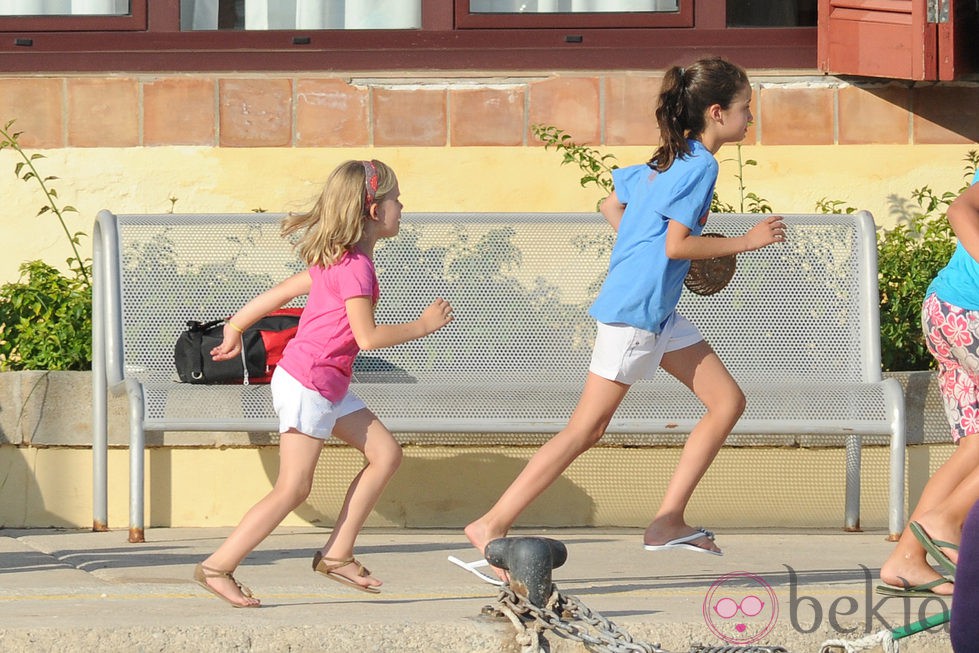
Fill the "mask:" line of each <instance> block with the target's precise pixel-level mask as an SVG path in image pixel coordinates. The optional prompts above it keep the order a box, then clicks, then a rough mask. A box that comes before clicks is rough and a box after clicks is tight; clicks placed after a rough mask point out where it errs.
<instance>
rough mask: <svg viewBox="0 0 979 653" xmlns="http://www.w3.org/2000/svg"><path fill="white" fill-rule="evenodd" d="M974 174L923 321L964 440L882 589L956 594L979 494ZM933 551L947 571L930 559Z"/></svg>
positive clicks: (937, 479) (928, 493)
mask: <svg viewBox="0 0 979 653" xmlns="http://www.w3.org/2000/svg"><path fill="white" fill-rule="evenodd" d="M972 181H973V184H972V186H971V187H969V188H967V189H966V190H965V191H964V192H963V193H962V194H961V195H959V197H958V198H957V199H956V200H955V201H954V202H952V204H951V205H950V206H949V207H948V212H947V213H946V216H947V218H948V222H949V224H950V225H951V226H952V230H953V231H954V232H955V236H956V237H957V238H958V241H959V242H958V244H957V246H956V248H955V252H954V253H953V254H952V258H951V259H949V262H948V264H947V265H946V266H945V267H944V268H942V269H941V270H940V271H939V272H938V274H937V275H936V276H935V279H934V280H933V281H932V282H931V285H930V286H928V290H927V291H926V292H925V301H924V303H923V305H922V307H921V326H922V329H923V330H924V332H925V340H926V341H927V343H928V349H929V351H931V353H932V355H933V356H934V357H935V360H936V361H938V384H939V388H940V390H941V393H942V400H943V403H944V404H945V416H946V417H947V418H948V423H949V426H950V427H951V435H952V441H953V442H955V443H956V445H958V446H956V448H955V451H954V452H953V453H952V455H951V457H949V459H948V460H947V461H946V462H945V464H944V465H942V466H941V467H939V468H938V471H936V472H935V474H934V475H933V476H932V477H931V478H930V479H929V480H928V483H927V484H926V485H925V489H924V490H923V491H922V492H921V498H920V499H919V500H918V505H917V506H915V509H914V512H912V513H911V517H910V519H909V521H908V527H907V528H905V529H904V532H903V533H902V534H901V539H900V540H898V543H897V546H896V547H894V551H893V552H892V553H891V555H890V556H889V557H888V558H887V560H886V561H885V562H884V564H883V565H882V566H881V568H880V579H881V580H882V581H884V583H886V585H881V586H880V587H878V588H877V591H878V592H879V593H881V594H887V595H899V596H908V595H929V594H951V593H952V591H953V586H952V582H953V581H952V578H953V577H954V576H955V566H956V563H957V561H958V557H959V556H958V551H957V549H958V544H959V542H960V541H961V539H962V524H963V522H964V521H965V517H966V514H967V513H968V512H969V509H970V508H972V506H973V504H975V503H976V501H977V500H979V435H976V434H977V433H979V262H977V261H979V173H977V174H976V177H975V179H973V180H972ZM926 554H931V556H932V558H934V559H935V561H936V562H937V563H939V566H940V567H941V568H942V571H943V572H944V573H945V574H947V575H948V577H946V576H943V575H942V574H939V573H938V572H937V571H935V570H934V569H933V568H932V567H931V565H929V564H928V560H927V558H926ZM955 602H956V603H958V593H957V592H956V599H955ZM953 617H954V614H953Z"/></svg>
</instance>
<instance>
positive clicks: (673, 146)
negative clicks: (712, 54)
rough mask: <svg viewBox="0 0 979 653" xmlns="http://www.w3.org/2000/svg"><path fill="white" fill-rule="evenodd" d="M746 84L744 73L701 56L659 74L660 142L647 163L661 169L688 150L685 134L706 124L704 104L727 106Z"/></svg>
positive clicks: (690, 135)
mask: <svg viewBox="0 0 979 653" xmlns="http://www.w3.org/2000/svg"><path fill="white" fill-rule="evenodd" d="M747 86H748V75H747V74H746V73H745V72H744V70H743V69H742V68H741V67H740V66H737V65H735V64H733V63H730V62H728V61H724V60H723V59H720V58H711V59H701V60H699V61H696V62H694V63H693V64H691V65H690V66H688V67H687V68H681V67H680V66H673V67H672V68H670V69H669V70H667V71H666V75H665V76H664V77H663V86H662V87H661V89H660V94H659V103H658V105H657V106H656V123H657V124H658V125H659V133H660V146H659V147H658V148H657V149H656V151H655V152H653V156H652V158H651V159H650V160H649V165H650V166H651V167H652V168H654V169H656V170H658V171H660V172H663V171H665V170H667V169H669V167H670V166H671V165H673V162H674V161H675V160H676V159H677V157H683V156H685V155H687V154H690V145H689V144H688V143H687V139H688V138H697V137H699V136H700V135H701V134H703V133H704V129H706V127H707V122H706V113H707V109H708V107H710V106H712V105H714V104H719V105H720V106H721V107H722V108H724V109H727V108H728V107H729V106H730V105H731V101H732V100H733V99H734V96H735V95H737V94H738V92H739V91H741V90H742V89H744V88H746V87H747Z"/></svg>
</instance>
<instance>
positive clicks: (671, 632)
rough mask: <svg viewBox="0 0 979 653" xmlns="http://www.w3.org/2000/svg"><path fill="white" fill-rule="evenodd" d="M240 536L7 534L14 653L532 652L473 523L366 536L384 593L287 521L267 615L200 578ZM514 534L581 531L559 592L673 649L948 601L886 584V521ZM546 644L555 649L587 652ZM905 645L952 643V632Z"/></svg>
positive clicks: (814, 630) (887, 620)
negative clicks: (475, 565) (202, 566)
mask: <svg viewBox="0 0 979 653" xmlns="http://www.w3.org/2000/svg"><path fill="white" fill-rule="evenodd" d="M227 532H228V529H149V530H147V532H146V539H147V541H146V542H145V543H143V544H129V543H128V542H127V541H126V533H125V532H123V531H115V532H109V533H91V532H85V531H61V530H2V529H0V651H18V652H20V651H31V652H32V653H33V652H35V651H59V652H61V651H161V652H168V653H169V652H171V651H172V652H177V651H180V652H187V651H202V652H211V651H328V652H334V651H336V652H343V651H357V652H360V651H383V652H389V651H390V652H401V651H424V652H429V651H433V652H443V651H451V652H460V653H470V652H471V653H480V652H484V651H486V652H489V651H493V652H501V651H519V645H518V644H517V643H516V641H515V634H516V631H515V629H514V627H513V626H512V625H511V623H510V622H509V621H507V620H505V619H502V618H499V617H494V616H491V615H482V614H481V611H482V608H483V607H484V606H487V605H491V604H495V603H496V600H497V591H496V589H495V588H493V587H492V586H490V585H488V584H486V583H484V582H482V581H480V580H479V579H477V578H476V577H475V576H472V575H470V574H469V573H467V572H466V571H464V570H462V569H460V568H459V567H456V566H455V565H453V564H451V563H450V562H449V561H448V559H447V557H448V556H450V555H454V556H457V557H459V558H463V559H465V560H472V559H474V557H475V556H474V555H473V552H472V551H471V550H470V549H469V547H468V545H467V544H466V542H465V540H464V538H463V536H462V534H461V532H459V531H430V530H424V531H420V530H370V531H366V532H365V533H364V534H363V535H362V537H361V539H360V542H359V547H358V550H357V555H358V557H359V558H360V559H361V560H362V561H363V562H364V563H365V564H367V565H368V566H369V567H370V568H371V569H372V571H373V572H374V574H375V575H376V576H377V577H379V578H381V579H383V580H385V581H386V584H385V586H384V588H383V593H382V594H380V595H378V596H370V595H367V594H363V593H360V592H357V591H355V590H351V589H348V588H346V587H344V586H342V585H339V584H337V583H332V582H330V581H329V580H327V579H325V578H323V577H322V576H319V575H317V574H314V573H313V572H312V571H311V570H310V559H311V557H312V553H313V551H314V550H316V549H317V548H318V547H319V546H320V545H321V544H322V542H323V541H324V540H325V538H326V531H324V530H323V529H315V528H308V529H282V530H280V531H277V532H276V533H274V534H273V535H272V536H271V537H270V538H269V539H268V540H266V542H265V543H264V544H263V545H262V547H261V548H260V549H259V550H258V551H256V552H255V553H253V554H252V556H251V557H249V558H248V559H247V560H246V561H245V564H243V565H242V566H241V568H240V569H239V571H238V573H237V576H238V579H239V580H240V581H241V582H243V583H244V584H246V585H249V586H251V588H252V589H253V591H254V592H255V595H256V596H257V597H259V598H261V599H262V601H263V604H264V605H263V607H262V608H260V609H257V610H236V609H232V608H230V607H229V606H228V605H227V604H225V603H224V602H222V601H219V600H218V599H216V598H214V597H213V596H212V595H210V594H208V593H206V592H205V591H204V590H202V589H200V588H199V587H198V586H197V585H195V584H193V582H192V581H191V580H190V576H191V572H192V570H193V566H194V564H195V563H197V562H199V561H200V560H201V559H202V558H203V557H205V556H206V555H207V554H208V553H209V552H210V551H211V550H212V549H214V548H215V546H216V545H217V544H218V543H219V542H220V540H221V539H222V538H223V537H224V536H225V535H226V534H227ZM513 535H514V536H521V535H526V536H529V535H542V536H547V537H551V538H554V539H557V540H560V541H562V542H564V543H565V545H566V546H567V548H568V561H567V563H566V564H565V565H564V566H563V567H561V568H559V569H556V570H555V571H554V582H555V583H556V584H557V586H558V588H559V590H560V591H561V592H562V593H563V594H566V595H571V596H574V597H577V598H578V599H579V600H580V601H581V602H582V603H583V604H584V605H585V606H586V607H587V608H590V609H591V610H593V611H597V612H600V613H601V614H603V615H604V616H605V617H607V618H608V619H610V620H612V621H613V622H615V623H616V624H618V625H619V626H621V627H622V628H624V629H625V630H627V631H628V632H629V633H631V634H632V635H633V637H634V638H635V639H636V640H638V641H641V642H646V643H659V644H660V645H661V646H662V647H663V648H664V649H666V650H668V651H676V652H680V653H686V652H687V651H690V650H691V648H692V647H693V645H694V644H695V643H700V644H703V645H709V646H721V645H724V644H725V640H724V639H723V638H725V637H726V638H727V639H728V641H735V642H745V641H747V640H748V639H750V638H752V637H754V636H756V635H758V634H761V633H765V632H767V634H765V635H764V636H763V637H762V638H761V639H760V640H758V644H770V645H776V644H777V645H781V646H784V647H785V648H786V649H788V650H789V651H792V652H793V653H794V652H797V651H819V650H820V648H821V646H822V643H823V642H824V641H825V640H827V639H831V638H832V639H846V640H850V641H852V640H856V639H859V638H860V637H863V636H865V635H866V634H867V633H875V632H879V631H881V630H885V629H888V628H891V627H896V626H900V625H903V624H905V623H909V622H913V621H917V620H918V619H919V617H926V616H928V615H931V614H934V613H937V612H940V611H941V610H942V608H943V605H942V604H941V603H940V602H938V601H937V600H929V601H923V600H921V599H915V600H908V599H903V598H891V599H885V598H884V597H881V596H878V595H876V594H874V593H873V586H874V585H876V582H877V580H876V576H877V571H878V569H879V566H880V563H881V562H882V561H883V560H884V558H885V557H886V555H887V554H888V553H889V551H890V550H891V548H892V546H893V545H892V544H891V543H889V542H887V541H885V539H884V535H885V534H884V533H883V532H882V531H879V532H865V533H843V532H837V531H823V532H799V531H791V532H787V531H764V532H762V531H740V532H734V531H725V532H719V533H718V535H717V542H718V544H719V545H720V546H722V547H723V548H724V549H725V555H724V556H723V557H715V556H709V555H703V554H696V553H688V552H684V551H670V552H665V553H664V552H656V553H651V552H647V551H644V550H643V549H642V547H641V546H640V537H641V533H640V532H639V531H638V530H635V529H616V530H606V529H587V530H580V529H574V530H563V529H562V530H534V531H520V532H515V533H513ZM751 596H755V597H757V598H759V599H761V602H762V604H763V605H761V606H760V608H759V606H758V604H757V603H754V601H752V600H751V599H749V600H747V601H746V600H745V599H748V598H749V597H751ZM723 598H729V599H732V600H733V603H732V602H725V603H724V604H723V605H722V606H721V612H722V613H723V612H724V611H723V607H730V606H732V605H735V604H737V603H739V604H740V605H741V609H742V610H746V611H747V612H750V613H754V612H756V611H757V614H755V615H754V616H751V617H746V616H744V613H743V612H738V613H736V614H735V615H734V616H733V617H729V618H724V617H723V616H721V614H719V612H718V611H717V609H716V608H717V607H718V606H719V604H720V603H721V599H723ZM705 602H706V603H707V606H708V610H707V613H706V614H707V615H708V616H706V617H705V612H704V605H705ZM752 603H754V606H752ZM725 614H726V613H725ZM578 624H579V625H582V626H584V623H583V622H578ZM844 629H849V632H844ZM936 631H938V632H936ZM547 638H548V640H549V642H550V644H551V650H552V651H554V652H558V651H583V650H585V649H584V648H583V647H582V646H581V645H579V644H576V643H574V642H567V641H565V640H562V639H560V638H558V637H557V636H555V635H554V634H550V635H548V636H547ZM901 644H902V651H921V652H922V653H931V652H935V653H938V652H942V653H947V652H948V651H949V650H950V646H949V644H948V637H947V634H946V633H945V632H943V630H942V629H941V628H938V629H934V630H933V631H930V632H927V633H922V634H918V635H913V636H911V637H908V638H905V639H902V640H901ZM873 650H881V649H880V648H876V649H873Z"/></svg>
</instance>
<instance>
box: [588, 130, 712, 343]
mask: <svg viewBox="0 0 979 653" xmlns="http://www.w3.org/2000/svg"><path fill="white" fill-rule="evenodd" d="M687 142H688V144H689V145H690V154H688V155H686V156H684V157H678V158H677V159H676V160H675V161H674V162H673V165H671V166H670V167H669V169H667V170H666V171H664V172H657V171H656V170H653V169H652V168H651V167H650V166H648V165H645V164H643V165H637V166H629V167H628V168H619V169H618V170H615V171H613V172H612V180H613V181H614V182H615V193H616V196H617V197H618V198H619V201H621V202H622V203H623V204H624V205H625V213H624V214H623V215H622V222H621V223H620V224H619V231H618V235H617V237H616V240H615V247H613V248H612V256H611V259H610V261H609V271H608V277H607V278H606V279H605V283H604V284H603V285H602V289H601V291H600V292H599V294H598V298H597V299H596V300H595V303H594V304H592V306H591V310H590V311H589V313H590V314H591V316H592V317H594V318H595V319H596V320H598V321H599V322H604V323H605V324H616V323H622V324H629V325H631V326H634V327H637V328H640V329H645V330H646V331H652V332H654V333H659V332H660V331H661V330H662V326H663V323H664V322H665V321H666V318H668V317H669V316H670V314H671V313H672V312H673V311H674V310H675V309H676V305H677V302H678V301H680V292H681V291H682V290H683V279H684V277H686V275H687V270H688V269H689V268H690V261H689V260H686V259H670V258H668V257H667V256H666V228H667V225H668V224H669V222H670V220H676V221H677V222H679V223H681V224H683V225H684V226H685V227H687V228H688V229H690V231H691V233H693V235H695V236H699V235H700V232H701V231H703V229H704V225H705V224H707V214H708V212H709V211H710V201H711V198H712V197H713V195H714V183H715V182H716V181H717V160H716V159H714V155H713V154H711V153H710V151H709V150H708V149H707V148H706V147H704V145H703V144H702V143H701V142H700V141H695V140H688V141H687Z"/></svg>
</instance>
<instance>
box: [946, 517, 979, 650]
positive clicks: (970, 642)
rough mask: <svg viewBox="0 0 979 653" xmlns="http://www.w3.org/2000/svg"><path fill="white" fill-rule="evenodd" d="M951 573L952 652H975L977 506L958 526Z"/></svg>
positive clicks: (978, 634) (978, 627)
mask: <svg viewBox="0 0 979 653" xmlns="http://www.w3.org/2000/svg"><path fill="white" fill-rule="evenodd" d="M959 553H960V554H961V555H960V556H959V560H960V562H959V564H958V567H957V569H956V570H955V592H954V594H953V596H952V621H951V623H950V631H949V635H950V636H951V639H952V650H953V651H955V653H967V652H968V651H974V650H976V642H979V619H976V615H977V614H979V503H974V504H973V505H972V508H971V509H970V510H969V513H968V516H967V517H966V519H965V525H964V526H963V527H962V548H961V549H960V550H959Z"/></svg>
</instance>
